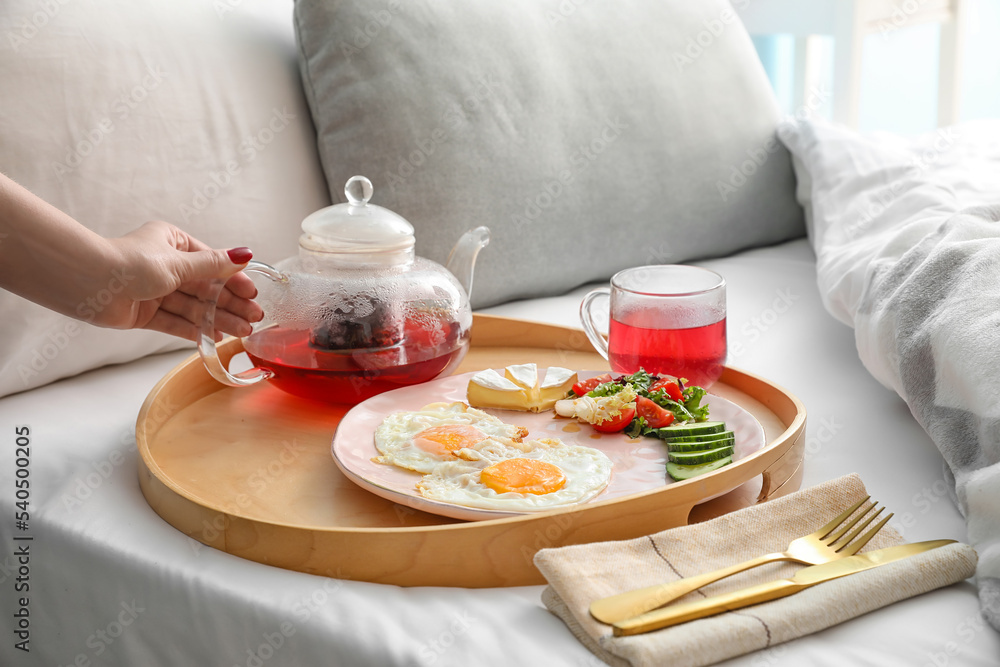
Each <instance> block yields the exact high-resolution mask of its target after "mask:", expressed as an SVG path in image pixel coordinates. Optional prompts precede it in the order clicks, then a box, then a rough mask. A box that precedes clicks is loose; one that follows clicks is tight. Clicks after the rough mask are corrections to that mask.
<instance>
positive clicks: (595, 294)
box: [580, 287, 611, 359]
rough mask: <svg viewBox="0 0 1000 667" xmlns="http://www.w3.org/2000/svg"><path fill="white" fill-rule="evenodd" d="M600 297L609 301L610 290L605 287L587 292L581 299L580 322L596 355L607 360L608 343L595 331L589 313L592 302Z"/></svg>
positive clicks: (592, 319)
mask: <svg viewBox="0 0 1000 667" xmlns="http://www.w3.org/2000/svg"><path fill="white" fill-rule="evenodd" d="M600 297H607V298H608V299H610V298H611V290H610V289H608V288H607V287H602V288H600V289H595V290H593V291H591V292H589V293H588V294H587V296H585V297H583V303H581V304H580V322H581V323H583V331H584V333H586V334H587V338H589V339H590V344H591V345H593V346H594V349H595V350H597V353H598V354H600V355H601V356H602V357H604V358H605V359H607V358H608V341H607V340H605V339H604V336H602V335H601V332H600V331H598V330H597V326H596V325H595V324H594V316H593V314H591V312H590V307H591V306H592V305H593V303H594V300H595V299H598V298H600Z"/></svg>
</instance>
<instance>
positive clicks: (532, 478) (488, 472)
mask: <svg viewBox="0 0 1000 667" xmlns="http://www.w3.org/2000/svg"><path fill="white" fill-rule="evenodd" d="M479 480H480V481H481V482H482V483H483V484H485V485H486V486H488V487H490V488H491V489H493V490H494V491H496V492H497V493H506V492H508V491H510V492H513V493H533V494H535V495H537V496H541V495H544V494H546V493H552V492H553V491H558V490H559V489H561V488H563V487H564V486H566V475H564V474H563V471H562V470H560V469H559V468H558V467H557V466H554V465H552V464H551V463H546V462H545V461H538V460H537V459H505V460H503V461H500V462H499V463H494V464H493V465H491V466H489V467H488V468H483V471H482V472H481V473H480V474H479Z"/></svg>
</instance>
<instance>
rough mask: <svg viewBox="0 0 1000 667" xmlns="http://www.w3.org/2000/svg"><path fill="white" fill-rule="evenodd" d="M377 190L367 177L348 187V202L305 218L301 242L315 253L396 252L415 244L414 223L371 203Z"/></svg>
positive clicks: (356, 177)
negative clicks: (370, 200)
mask: <svg viewBox="0 0 1000 667" xmlns="http://www.w3.org/2000/svg"><path fill="white" fill-rule="evenodd" d="M374 191H375V189H374V187H372V182H371V181H369V180H368V179H367V178H365V177H364V176H353V177H351V178H350V180H348V181H347V185H345V186H344V194H345V195H346V196H347V203H345V204H334V205H333V206H327V207H326V208H322V209H320V210H318V211H316V212H315V213H312V214H310V215H309V216H307V217H306V219H305V220H303V221H302V232H303V233H302V236H301V237H299V245H300V246H302V247H303V248H305V249H306V250H312V251H315V252H333V253H352V254H356V255H366V254H373V253H395V252H400V251H404V250H408V249H410V248H412V247H413V244H414V237H413V225H411V224H410V223H409V222H407V221H406V219H405V218H403V217H402V216H400V215H398V214H396V213H393V212H392V211H390V210H389V209H387V208H382V207H381V206H376V205H375V204H369V203H368V200H369V199H371V197H372V193H373V192H374Z"/></svg>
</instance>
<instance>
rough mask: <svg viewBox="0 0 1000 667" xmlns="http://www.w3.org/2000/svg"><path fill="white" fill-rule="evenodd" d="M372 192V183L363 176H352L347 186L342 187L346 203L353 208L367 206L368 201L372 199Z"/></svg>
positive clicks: (373, 189)
mask: <svg viewBox="0 0 1000 667" xmlns="http://www.w3.org/2000/svg"><path fill="white" fill-rule="evenodd" d="M374 192H375V188H374V187H372V182H371V181H369V180H368V179H367V178H365V177H364V176H352V177H351V179H350V180H349V181H347V185H345V186H344V194H345V195H347V201H349V202H350V203H351V204H353V205H355V206H365V205H367V204H368V200H369V199H371V198H372V193H374Z"/></svg>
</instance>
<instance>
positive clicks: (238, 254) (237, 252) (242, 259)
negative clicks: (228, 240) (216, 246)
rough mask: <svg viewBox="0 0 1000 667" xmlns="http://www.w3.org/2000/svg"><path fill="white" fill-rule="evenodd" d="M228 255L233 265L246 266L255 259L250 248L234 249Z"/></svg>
mask: <svg viewBox="0 0 1000 667" xmlns="http://www.w3.org/2000/svg"><path fill="white" fill-rule="evenodd" d="M227 254H228V255H229V259H230V261H231V262H232V263H233V264H246V263H247V262H249V261H250V260H251V259H253V252H251V251H250V248H233V249H232V250H230V251H229V252H228V253H227Z"/></svg>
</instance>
